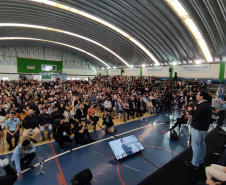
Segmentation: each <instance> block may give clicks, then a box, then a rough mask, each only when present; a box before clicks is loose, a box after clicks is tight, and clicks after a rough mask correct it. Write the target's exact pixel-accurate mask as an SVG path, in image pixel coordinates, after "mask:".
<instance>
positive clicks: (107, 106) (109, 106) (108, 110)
mask: <svg viewBox="0 0 226 185" xmlns="http://www.w3.org/2000/svg"><path fill="white" fill-rule="evenodd" d="M104 108H105V110H106V111H107V112H112V105H111V102H110V99H109V98H107V99H106V101H105V102H104Z"/></svg>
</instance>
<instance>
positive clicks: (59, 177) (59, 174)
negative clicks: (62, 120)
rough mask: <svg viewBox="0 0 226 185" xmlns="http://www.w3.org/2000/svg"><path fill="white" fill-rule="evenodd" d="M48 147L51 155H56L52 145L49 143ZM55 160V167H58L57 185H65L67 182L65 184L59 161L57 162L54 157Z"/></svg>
mask: <svg viewBox="0 0 226 185" xmlns="http://www.w3.org/2000/svg"><path fill="white" fill-rule="evenodd" d="M50 146H51V148H52V151H53V155H56V152H55V150H54V148H53V145H52V143H50ZM55 160H56V163H57V167H58V169H59V173H58V174H57V180H58V183H59V185H67V182H66V180H65V177H64V174H63V171H62V169H61V166H60V163H59V161H58V158H57V157H56V158H55Z"/></svg>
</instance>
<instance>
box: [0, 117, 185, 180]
mask: <svg viewBox="0 0 226 185" xmlns="http://www.w3.org/2000/svg"><path fill="white" fill-rule="evenodd" d="M175 114H176V113H175ZM169 116H170V115H169V114H159V115H155V116H150V117H147V118H143V119H139V120H134V121H130V122H126V123H123V124H120V125H116V126H115V128H116V129H117V134H116V137H117V138H122V137H125V136H128V135H131V134H133V135H136V137H137V138H138V140H139V141H140V142H141V144H142V145H143V146H144V148H145V150H144V151H142V153H141V154H135V155H133V156H131V157H129V158H127V159H124V160H120V161H117V160H116V159H115V156H114V154H113V152H112V150H111V148H110V146H109V144H108V142H109V141H113V140H115V139H116V138H114V137H112V136H111V135H109V134H106V133H105V132H104V131H103V130H98V131H96V132H92V133H91V136H92V138H94V139H95V140H96V142H94V143H91V144H88V145H75V144H73V145H72V150H70V145H69V144H68V143H66V144H65V147H66V150H65V151H64V152H61V151H60V150H59V148H58V144H57V143H56V142H50V143H47V144H43V145H39V146H36V153H37V156H36V158H35V159H34V160H33V164H35V169H33V170H27V171H25V172H24V173H23V180H22V181H21V182H18V181H17V182H16V183H15V185H28V184H29V185H40V184H45V185H46V184H49V185H57V184H59V185H66V184H68V185H69V184H71V179H72V177H73V176H74V175H75V174H77V173H79V172H80V171H82V170H84V169H87V168H89V169H90V170H91V172H92V174H93V180H92V181H91V184H92V185H106V184H108V185H116V184H117V185H118V184H123V185H133V184H134V185H135V184H138V183H139V182H141V181H142V180H144V179H145V178H146V177H148V176H149V175H150V174H152V173H153V172H154V171H156V170H157V169H158V168H160V167H162V166H163V165H165V164H166V163H167V162H169V161H170V160H171V159H173V158H174V157H175V156H177V155H178V154H179V153H181V152H182V151H184V150H185V149H186V148H187V147H188V146H189V142H188V139H189V134H188V128H187V127H186V126H184V127H183V129H182V131H181V132H179V131H178V128H176V129H175V130H176V132H177V133H178V140H177V141H172V140H170V139H169V132H168V129H169V127H170V124H169V123H166V122H167V121H168V120H169ZM176 117H178V115H177V116H175V118H176ZM171 124H172V123H171ZM11 155H12V153H9V154H5V155H1V156H0V159H4V158H9V159H10V158H11ZM41 161H44V163H43V171H44V172H45V173H44V174H39V175H36V174H37V173H38V172H39V171H40V165H39V164H40V162H41ZM3 173H4V172H3V170H2V169H0V175H2V174H3Z"/></svg>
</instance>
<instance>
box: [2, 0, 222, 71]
mask: <svg viewBox="0 0 226 185" xmlns="http://www.w3.org/2000/svg"><path fill="white" fill-rule="evenodd" d="M51 2H56V3H58V4H61V5H65V6H66V7H71V8H75V9H78V10H81V11H83V12H86V13H88V14H91V15H93V16H95V17H98V18H100V19H102V20H104V21H107V22H108V23H110V24H112V25H114V26H115V27H117V28H119V29H121V30H122V31H124V32H125V33H127V34H128V35H129V37H131V38H133V39H134V40H135V41H138V42H139V43H140V44H141V45H142V46H143V48H145V49H142V48H141V47H139V44H136V42H132V41H131V38H129V37H127V38H126V37H125V36H123V35H122V34H120V33H118V32H116V31H114V30H112V29H111V28H109V27H107V26H106V25H103V24H100V23H98V22H97V21H94V20H92V19H89V18H87V17H84V16H81V15H79V14H76V13H73V12H70V11H67V10H64V9H62V8H59V7H53V6H49V5H47V4H43V3H37V2H35V1H34V2H33V1H30V0H1V1H0V25H1V23H16V24H26V25H28V24H30V25H36V26H42V27H47V28H51V29H39V28H31V27H26V26H16V27H15V26H9V25H8V26H3V27H1V26H0V37H26V38H36V39H41V40H48V41H53V42H55V43H64V44H67V45H71V46H74V47H76V48H80V49H81V50H84V51H87V52H89V53H91V54H92V55H94V56H96V57H98V58H99V59H101V60H102V61H104V62H105V63H106V64H107V65H109V66H111V67H113V66H124V67H127V66H128V65H134V66H135V65H141V64H154V63H156V61H155V60H153V58H151V57H150V55H148V54H147V53H148V52H149V53H151V54H153V55H154V57H155V59H156V60H157V61H158V62H159V63H161V64H164V65H167V64H169V63H170V62H171V61H181V62H183V63H188V62H189V61H194V60H195V59H204V55H203V53H202V51H201V49H200V48H199V45H198V44H197V42H196V40H195V38H194V36H193V35H192V34H191V32H190V31H189V29H188V28H187V27H186V25H185V24H184V23H183V21H182V20H181V19H180V18H179V17H178V16H177V14H176V13H175V12H174V11H173V10H172V9H171V8H170V6H169V4H168V3H167V2H166V1H165V0H139V1H137V0H93V1H84V0H76V1H74V0H58V1H56V0H53V1H51ZM180 2H181V4H182V5H183V7H184V8H185V9H186V10H187V12H188V13H189V15H190V17H191V18H193V20H194V21H195V23H196V25H197V26H198V28H199V30H200V31H201V33H202V35H203V37H204V39H205V41H206V43H207V45H208V48H209V50H210V53H211V55H212V57H213V59H214V60H217V59H220V60H221V59H222V57H223V56H224V55H225V48H226V47H225V44H226V34H225V30H226V24H225V23H226V1H224V0H180ZM54 29H57V30H63V31H65V32H59V31H56V30H54ZM66 32H70V33H74V34H78V35H81V36H83V37H85V38H88V39H91V40H93V41H95V42H98V43H99V45H98V44H95V43H93V42H90V41H88V40H85V39H83V38H79V37H75V36H73V35H70V34H65V33H66ZM16 42H18V41H15V43H16ZM5 43H6V41H5V40H4V41H1V40H0V46H1V45H4V46H5ZM20 43H21V44H22V45H23V44H24V45H26V44H27V43H28V41H27V40H21V41H20ZM32 43H34V45H37V44H39V43H40V41H38V40H33V41H31V40H29V44H32ZM13 44H14V42H13V40H10V42H9V43H8V44H7V45H8V46H9V45H10V46H13ZM57 47H60V46H57ZM106 48H107V49H106ZM61 49H62V50H65V51H70V52H72V50H71V48H67V47H65V46H61ZM111 51H112V52H111ZM146 51H147V52H146ZM75 53H76V54H77V55H78V56H80V57H83V58H87V54H86V53H84V52H80V53H79V52H78V51H75ZM78 53H79V54H78ZM88 61H89V62H90V63H91V64H93V65H94V66H96V67H99V68H100V67H106V65H105V64H103V63H102V62H100V61H99V60H97V59H95V58H93V57H88ZM127 64H128V65H127Z"/></svg>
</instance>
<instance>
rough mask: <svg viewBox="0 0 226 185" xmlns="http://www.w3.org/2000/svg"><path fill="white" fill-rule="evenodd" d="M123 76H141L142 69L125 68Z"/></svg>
mask: <svg viewBox="0 0 226 185" xmlns="http://www.w3.org/2000/svg"><path fill="white" fill-rule="evenodd" d="M122 75H123V76H140V68H125V69H124V73H122Z"/></svg>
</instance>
